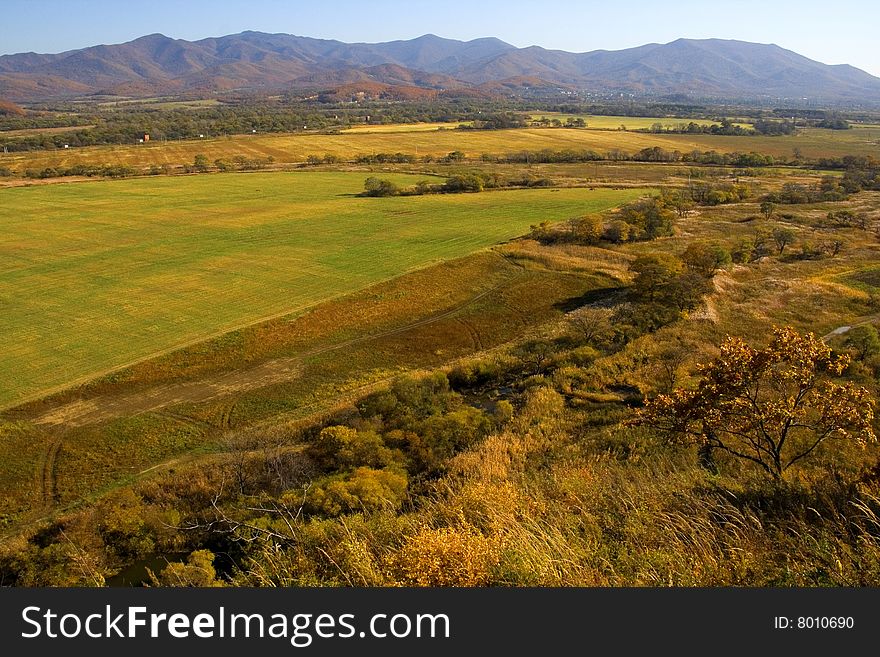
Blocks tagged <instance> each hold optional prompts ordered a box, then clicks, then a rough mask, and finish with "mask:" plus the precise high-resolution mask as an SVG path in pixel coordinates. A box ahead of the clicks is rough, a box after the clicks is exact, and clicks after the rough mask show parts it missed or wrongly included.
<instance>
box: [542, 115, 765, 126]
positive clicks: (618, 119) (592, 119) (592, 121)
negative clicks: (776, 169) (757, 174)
mask: <svg viewBox="0 0 880 657" xmlns="http://www.w3.org/2000/svg"><path fill="white" fill-rule="evenodd" d="M542 117H546V118H548V119H559V120H560V121H562V122H563V123H565V121H566V120H567V119H583V120H584V121H586V123H587V128H586V129H587V130H618V129H620V127H621V126H625V127H626V129H627V130H644V129H646V128H650V127H651V126H653V125H654V124H655V123H662V124H663V126H664V127H666V126H677V125H678V124H680V123H684V124H687V123H692V122H693V123H696V124H697V125H712V124H713V123H718V122H717V121H709V120H708V119H676V118H670V117H668V116H597V115H595V114H563V113H562V112H540V113H536V114H532V115H531V116H530V117H529V118H530V120H532V121H539V120H540V119H541V118H542ZM734 125H738V126H742V127H743V128H750V127H751V125H752V124H751V123H734Z"/></svg>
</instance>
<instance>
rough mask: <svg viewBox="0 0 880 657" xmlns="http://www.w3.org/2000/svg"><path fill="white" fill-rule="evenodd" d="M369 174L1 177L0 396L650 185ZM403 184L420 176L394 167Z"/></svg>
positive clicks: (77, 376)
mask: <svg viewBox="0 0 880 657" xmlns="http://www.w3.org/2000/svg"><path fill="white" fill-rule="evenodd" d="M365 175H366V174H363V173H317V172H298V173H259V174H224V175H207V176H206V175H203V176H187V177H173V178H168V177H162V178H148V179H136V180H126V181H116V182H93V183H81V184H69V185H47V186H35V187H28V188H15V189H6V190H4V191H3V203H2V206H0V228H2V235H3V237H2V238H0V307H2V313H0V333H2V335H3V336H4V338H5V346H4V349H3V352H2V354H0V380H2V381H3V383H4V385H3V386H2V389H0V406H3V405H6V406H8V405H10V404H13V403H16V402H18V401H21V400H24V399H25V398H29V397H33V396H36V395H39V394H42V393H44V392H47V391H49V390H52V389H55V388H58V387H61V386H65V385H68V384H71V383H73V382H77V381H80V380H84V379H87V378H90V377H92V376H95V375H97V374H100V373H102V372H106V371H108V370H111V369H114V368H117V367H120V366H123V365H126V364H128V363H131V362H134V361H137V360H140V359H143V358H146V357H148V356H150V355H153V354H157V353H159V352H162V351H164V350H168V349H172V348H175V347H179V346H182V345H184V344H188V343H191V342H195V341H198V340H202V339H205V338H207V337H209V336H211V335H216V334H220V333H223V332H226V331H229V330H232V329H234V328H236V327H238V326H242V325H246V324H249V323H253V322H256V321H258V320H260V319H263V318H267V317H270V316H274V315H280V314H285V313H294V312H296V311H297V310H300V309H304V308H306V307H309V306H311V305H314V304H315V303H318V302H320V301H322V300H326V299H328V298H331V297H334V296H337V295H340V294H344V293H347V292H351V291H354V290H357V289H361V288H364V287H366V286H368V285H370V284H372V283H375V282H377V281H380V280H383V279H387V278H390V277H393V276H397V275H399V274H401V273H402V272H404V271H407V270H409V269H413V268H418V267H423V266H425V265H427V264H429V263H431V262H435V261H440V260H445V259H451V258H456V257H460V256H463V255H465V254H467V253H470V252H473V251H475V250H478V249H481V248H484V247H487V246H490V245H492V244H496V243H498V242H502V241H504V240H507V239H510V238H512V237H515V236H517V235H520V234H522V233H524V232H525V231H527V230H528V227H529V225H530V224H532V223H535V222H538V221H545V220H549V221H560V220H564V219H567V218H569V217H571V216H574V215H578V214H583V213H587V212H595V211H600V210H604V209H606V208H609V207H613V206H616V205H618V204H620V203H622V202H624V201H627V200H630V199H632V198H634V197H637V196H639V195H640V194H642V193H644V190H638V189H636V190H586V189H561V190H549V189H540V190H538V189H536V190H511V191H503V192H487V193H483V194H463V195H445V196H421V197H406V198H385V199H374V198H361V197H358V196H356V195H357V194H358V193H359V192H360V191H361V190H362V188H363V181H364V178H365ZM389 177H392V178H394V179H395V180H396V181H397V182H398V183H400V184H412V183H414V182H416V181H417V180H418V179H419V178H418V177H415V176H401V175H392V176H389Z"/></svg>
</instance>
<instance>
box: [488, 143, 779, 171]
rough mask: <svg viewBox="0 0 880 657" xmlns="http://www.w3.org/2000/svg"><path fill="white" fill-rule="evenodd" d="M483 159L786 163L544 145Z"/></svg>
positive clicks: (750, 156)
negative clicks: (561, 147)
mask: <svg viewBox="0 0 880 657" xmlns="http://www.w3.org/2000/svg"><path fill="white" fill-rule="evenodd" d="M481 159H482V160H483V161H484V162H501V163H511V164H566V163H583V162H603V161H610V162H627V161H629V162H687V163H693V164H713V165H718V166H736V167H764V166H773V165H779V164H786V163H788V159H787V158H785V157H781V158H779V157H774V156H772V155H762V154H760V153H718V152H717V151H700V150H693V151H689V152H686V153H683V152H681V151H678V150H674V151H670V150H667V149H665V148H660V147H659V146H654V147H651V148H643V149H641V150H639V151H636V152H635V153H627V152H625V151H623V150H620V149H614V150H610V151H606V152H605V153H599V152H597V151H594V150H574V149H564V150H554V149H551V148H545V149H542V150H540V151H518V152H514V153H506V154H503V155H493V154H490V153H485V154H483V155H481Z"/></svg>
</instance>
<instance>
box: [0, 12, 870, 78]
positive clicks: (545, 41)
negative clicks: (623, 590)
mask: <svg viewBox="0 0 880 657" xmlns="http://www.w3.org/2000/svg"><path fill="white" fill-rule="evenodd" d="M878 27H880V2H878V1H877V0H874V1H873V2H872V1H870V0H834V1H829V0H821V1H817V0H797V1H781V2H776V1H774V0H760V1H757V0H745V1H735V0H731V1H726V2H718V1H716V2H710V1H707V0H703V1H695V0H681V1H676V0H665V1H664V2H646V1H641V0H632V1H627V0H619V1H617V2H613V1H610V0H604V1H601V2H596V1H593V0H588V1H584V2H569V1H567V0H551V1H550V2H542V1H541V0H528V1H520V0H506V1H496V0H470V1H467V2H462V1H459V0H446V1H440V0H434V1H433V2H421V1H419V0H411V1H409V2H390V1H388V0H374V1H369V0H361V1H357V2H355V1H352V0H309V1H307V2H297V1H284V0H246V1H244V0H0V54H4V53H15V52H27V51H35V52H61V51H64V50H70V49H73V48H82V47H85V46H90V45H95V44H98V43H121V42H123V41H129V40H131V39H133V38H136V37H138V36H142V35H144V34H150V33H153V32H161V33H162V34H165V35H167V36H170V37H175V38H182V39H189V40H194V39H200V38H204V37H209V36H222V35H224V34H233V33H236V32H241V31H244V30H259V31H263V32H286V33H289V34H298V35H302V36H313V37H319V38H328V39H339V40H341V41H367V42H375V41H388V40H392V39H409V38H412V37H416V36H419V35H422V34H425V33H428V32H431V33H434V34H437V35H440V36H444V37H449V38H453V39H473V38H477V37H482V36H497V37H498V38H500V39H503V40H505V41H507V42H509V43H512V44H513V45H515V46H529V45H539V46H543V47H545V48H558V49H562V50H569V51H574V52H584V51H588V50H596V49H599V48H604V49H609V50H617V49H620V48H628V47H632V46H638V45H642V44H644V43H651V42H658V43H665V42H668V41H672V40H674V39H677V38H679V37H688V38H708V37H718V38H725V39H742V40H744V41H756V42H759V43H776V44H778V45H780V46H782V47H784V48H788V49H790V50H794V51H796V52H799V53H801V54H802V55H805V56H807V57H810V58H812V59H816V60H818V61H821V62H825V63H826V64H844V63H846V64H852V65H853V66H858V67H859V68H862V69H864V70H866V71H868V72H869V73H873V74H874V75H877V76H880V48H878V47H877V45H876V44H877V43H878Z"/></svg>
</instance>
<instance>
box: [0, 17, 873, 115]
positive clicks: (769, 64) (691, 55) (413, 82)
mask: <svg viewBox="0 0 880 657" xmlns="http://www.w3.org/2000/svg"><path fill="white" fill-rule="evenodd" d="M535 87H539V88H540V87H547V88H553V87H555V88H556V89H557V90H558V91H562V90H568V91H586V92H596V93H617V92H620V93H628V94H636V95H671V94H676V95H678V94H685V95H688V96H691V97H696V98H721V99H725V98H726V99H740V100H743V99H750V100H770V101H772V100H782V99H788V100H798V101H800V100H804V99H808V100H811V101H831V102H834V101H839V102H867V103H880V78H877V77H874V76H872V75H869V74H868V73H866V72H864V71H862V70H860V69H857V68H855V67H852V66H849V65H845V64H844V65H833V66H832V65H827V64H822V63H820V62H816V61H813V60H811V59H808V58H806V57H803V56H801V55H799V54H797V53H795V52H792V51H790V50H785V49H784V48H781V47H779V46H777V45H768V44H757V43H749V42H745V41H732V40H722V39H701V40H695V39H678V40H676V41H672V42H671V43H666V44H656V43H651V44H647V45H644V46H639V47H637V48H628V49H625V50H613V51H609V50H595V51H592V52H585V53H571V52H565V51H561V50H547V49H544V48H540V47H538V46H531V47H528V48H516V47H514V46H512V45H510V44H508V43H505V42H504V41H501V40H499V39H495V38H483V39H475V40H473V41H457V40H454V39H444V38H441V37H438V36H434V35H432V34H427V35H424V36H421V37H418V38H416V39H411V40H405V41H390V42H386V43H372V44H371V43H343V42H341V41H333V40H324V39H313V38H309V37H300V36H293V35H289V34H266V33H262V32H242V33H240V34H233V35H229V36H223V37H218V38H209V39H202V40H199V41H185V40H182V39H172V38H169V37H166V36H164V35H161V34H151V35H148V36H144V37H141V38H138V39H135V40H134V41H130V42H128V43H122V44H117V45H99V46H92V47H89V48H83V49H79V50H71V51H68V52H63V53H59V54H37V53H21V54H15V55H3V56H0V98H5V99H7V100H12V101H16V102H25V103H27V102H33V101H38V100H46V99H53V98H66V97H78V96H85V95H94V94H110V95H121V96H133V97H146V96H154V95H169V94H179V93H188V94H192V93H202V94H209V93H222V92H227V91H233V90H290V89H311V90H317V91H326V90H340V89H341V90H343V93H349V92H352V93H358V89H359V88H362V89H363V92H366V93H368V94H369V93H375V94H381V93H391V94H392V95H393V94H394V93H397V94H398V95H400V96H402V97H407V96H409V97H431V96H432V95H436V94H438V93H450V92H453V91H457V92H460V93H468V92H471V93H517V92H518V91H523V90H525V89H532V88H535ZM383 90H384V91H383ZM363 92H362V93H363Z"/></svg>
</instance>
